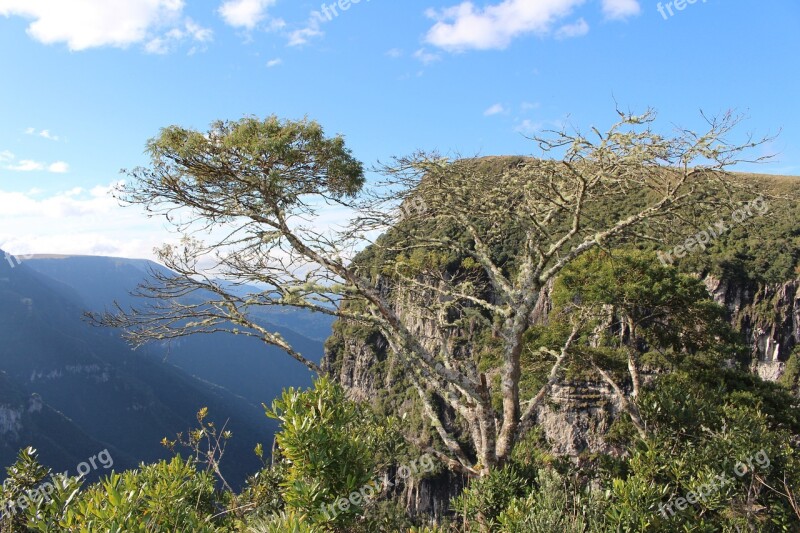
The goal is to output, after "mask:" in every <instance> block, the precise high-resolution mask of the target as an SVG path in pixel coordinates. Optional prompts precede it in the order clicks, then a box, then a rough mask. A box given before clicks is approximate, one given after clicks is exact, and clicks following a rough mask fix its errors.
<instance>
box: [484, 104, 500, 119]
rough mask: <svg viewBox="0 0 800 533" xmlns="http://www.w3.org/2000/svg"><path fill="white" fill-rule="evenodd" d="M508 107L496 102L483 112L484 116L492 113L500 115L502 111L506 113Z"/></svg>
mask: <svg viewBox="0 0 800 533" xmlns="http://www.w3.org/2000/svg"><path fill="white" fill-rule="evenodd" d="M505 112H506V108H505V107H503V104H494V105H493V106H491V107H489V109H487V110H486V111H484V112H483V116H485V117H491V116H492V115H499V114H500V113H505Z"/></svg>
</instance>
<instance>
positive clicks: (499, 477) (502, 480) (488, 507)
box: [451, 466, 530, 531]
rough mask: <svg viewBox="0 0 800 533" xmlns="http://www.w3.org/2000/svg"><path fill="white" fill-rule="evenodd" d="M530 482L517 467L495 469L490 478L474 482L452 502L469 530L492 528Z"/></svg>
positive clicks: (489, 475) (522, 493)
mask: <svg viewBox="0 0 800 533" xmlns="http://www.w3.org/2000/svg"><path fill="white" fill-rule="evenodd" d="M529 484H530V480H528V479H526V478H525V477H524V476H523V475H522V474H520V472H519V470H518V469H517V468H516V467H514V466H507V467H504V468H500V469H495V470H492V471H491V472H489V474H488V475H486V476H483V477H480V478H476V479H472V480H471V481H470V484H469V486H468V487H467V488H466V489H465V490H464V491H463V492H462V493H461V494H460V495H459V496H457V497H456V498H454V499H453V501H452V502H451V506H452V508H453V510H455V511H456V512H457V513H458V514H459V515H460V516H461V518H462V519H463V521H464V523H465V524H470V525H471V526H470V529H469V530H470V531H472V530H476V531H480V528H487V527H488V528H492V527H495V526H496V524H497V518H498V517H499V516H500V513H502V512H503V510H504V509H506V508H507V507H508V505H509V504H510V503H511V502H512V501H513V500H514V499H515V498H518V497H520V496H523V495H525V493H526V488H527V486H528V485H529Z"/></svg>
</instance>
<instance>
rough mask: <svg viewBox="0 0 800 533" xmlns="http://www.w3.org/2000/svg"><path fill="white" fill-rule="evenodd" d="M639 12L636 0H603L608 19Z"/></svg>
mask: <svg viewBox="0 0 800 533" xmlns="http://www.w3.org/2000/svg"><path fill="white" fill-rule="evenodd" d="M704 1H705V0H704ZM641 12H642V7H641V6H640V5H639V1H638V0H603V14H604V15H605V16H606V18H609V19H624V18H628V17H633V16H635V15H638V14H639V13H641Z"/></svg>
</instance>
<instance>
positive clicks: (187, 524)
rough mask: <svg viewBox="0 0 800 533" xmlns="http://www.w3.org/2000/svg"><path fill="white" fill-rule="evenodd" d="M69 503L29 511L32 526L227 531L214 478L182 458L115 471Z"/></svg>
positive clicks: (75, 529) (137, 532)
mask: <svg viewBox="0 0 800 533" xmlns="http://www.w3.org/2000/svg"><path fill="white" fill-rule="evenodd" d="M64 503H65V505H59V504H58V503H57V502H54V503H53V504H50V505H45V506H43V508H41V509H39V511H38V514H37V513H36V512H34V511H33V510H29V511H28V513H27V514H28V519H29V527H31V528H32V529H33V530H34V531H41V532H43V533H44V532H52V531H73V532H80V533H84V532H86V533H89V532H94V531H110V532H119V533H122V532H125V533H128V532H130V533H145V532H154V531H156V532H168V531H186V530H190V531H198V532H203V533H211V532H217V531H225V528H223V527H222V525H221V522H222V520H221V519H220V518H219V517H217V518H214V517H216V516H217V514H218V512H219V508H218V506H217V505H216V503H215V490H214V478H213V477H212V476H211V475H210V474H209V473H207V472H199V471H198V470H197V469H196V468H195V465H194V463H193V461H191V460H184V459H182V458H181V457H180V456H178V457H175V458H173V459H172V460H171V461H161V462H159V463H156V464H150V465H144V464H143V465H141V466H140V468H139V469H138V470H129V471H126V472H123V473H121V474H115V473H112V474H111V475H110V476H108V477H107V478H105V479H103V480H101V481H100V482H98V483H96V484H94V485H92V486H90V487H89V488H87V489H86V490H84V491H82V492H80V493H77V494H74V499H70V500H67V501H65V502H64Z"/></svg>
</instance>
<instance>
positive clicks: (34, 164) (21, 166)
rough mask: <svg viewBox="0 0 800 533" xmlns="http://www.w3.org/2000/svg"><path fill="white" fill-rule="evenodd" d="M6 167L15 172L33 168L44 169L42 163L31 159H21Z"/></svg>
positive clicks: (32, 169)
mask: <svg viewBox="0 0 800 533" xmlns="http://www.w3.org/2000/svg"><path fill="white" fill-rule="evenodd" d="M6 168H7V169H8V170H13V171H15V172H33V171H35V170H44V163H40V162H39V161H34V160H32V159H23V160H21V161H20V162H19V163H16V164H14V165H9V166H7V167H6Z"/></svg>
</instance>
